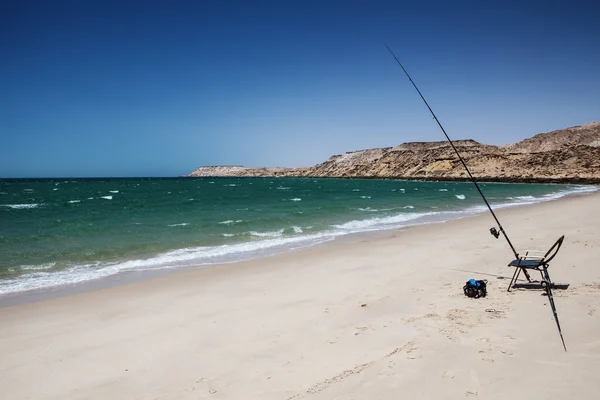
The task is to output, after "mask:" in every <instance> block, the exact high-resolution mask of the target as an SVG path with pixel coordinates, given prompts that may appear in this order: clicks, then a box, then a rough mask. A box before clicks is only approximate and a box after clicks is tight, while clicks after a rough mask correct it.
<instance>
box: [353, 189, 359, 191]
mask: <svg viewBox="0 0 600 400" xmlns="http://www.w3.org/2000/svg"><path fill="white" fill-rule="evenodd" d="M352 191H353V192H360V189H352Z"/></svg>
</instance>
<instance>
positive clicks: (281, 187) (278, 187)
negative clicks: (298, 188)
mask: <svg viewBox="0 0 600 400" xmlns="http://www.w3.org/2000/svg"><path fill="white" fill-rule="evenodd" d="M275 189H277V190H290V189H291V188H289V187H286V186H277V187H276V188H275Z"/></svg>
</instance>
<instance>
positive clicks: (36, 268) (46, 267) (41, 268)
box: [18, 262, 56, 271]
mask: <svg viewBox="0 0 600 400" xmlns="http://www.w3.org/2000/svg"><path fill="white" fill-rule="evenodd" d="M55 265H56V263H55V262H50V263H45V264H39V265H20V266H19V268H18V269H19V270H21V271H46V270H49V269H52V268H54V266H55Z"/></svg>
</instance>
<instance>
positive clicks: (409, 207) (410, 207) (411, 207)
mask: <svg viewBox="0 0 600 400" xmlns="http://www.w3.org/2000/svg"><path fill="white" fill-rule="evenodd" d="M402 208H408V209H413V208H415V206H404V207H402Z"/></svg>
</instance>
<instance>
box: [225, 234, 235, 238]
mask: <svg viewBox="0 0 600 400" xmlns="http://www.w3.org/2000/svg"><path fill="white" fill-rule="evenodd" d="M223 236H225V237H232V236H235V234H234V233H223Z"/></svg>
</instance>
